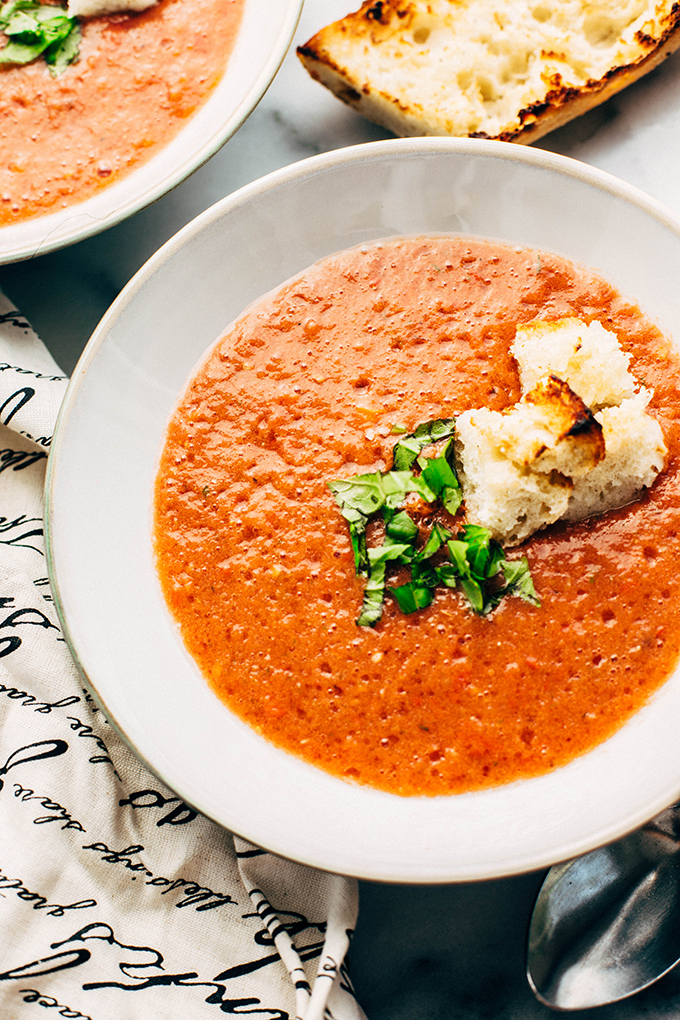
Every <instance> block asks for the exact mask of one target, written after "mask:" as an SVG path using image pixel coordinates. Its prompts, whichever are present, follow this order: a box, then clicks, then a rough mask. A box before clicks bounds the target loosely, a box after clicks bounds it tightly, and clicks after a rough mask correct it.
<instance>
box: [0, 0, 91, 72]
mask: <svg viewBox="0 0 680 1020" xmlns="http://www.w3.org/2000/svg"><path fill="white" fill-rule="evenodd" d="M0 31H2V32H4V34H5V35H6V36H7V37H8V42H7V44H6V45H5V47H4V48H3V49H2V50H0V64H30V63H31V62H32V61H33V60H37V59H38V57H40V56H43V57H44V58H45V61H46V63H47V65H48V67H49V71H50V74H51V75H52V77H56V76H57V75H59V74H61V73H62V71H64V70H65V68H66V67H67V66H68V65H69V64H72V63H73V61H74V60H76V59H77V58H78V51H79V46H80V27H79V25H78V19H77V18H69V17H68V15H67V14H66V12H65V10H64V8H63V7H58V6H55V5H53V4H40V3H34V2H33V0H9V2H8V3H5V4H3V5H2V6H1V7H0Z"/></svg>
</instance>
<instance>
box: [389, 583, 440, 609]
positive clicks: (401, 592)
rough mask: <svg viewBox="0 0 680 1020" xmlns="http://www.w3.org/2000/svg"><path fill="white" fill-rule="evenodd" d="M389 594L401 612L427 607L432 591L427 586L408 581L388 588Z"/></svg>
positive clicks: (431, 599) (432, 595) (432, 594)
mask: <svg viewBox="0 0 680 1020" xmlns="http://www.w3.org/2000/svg"><path fill="white" fill-rule="evenodd" d="M389 591H390V595H391V596H392V597H393V598H394V600H395V602H396V603H397V605H398V606H399V608H400V609H401V611H402V613H415V612H417V611H418V610H419V609H427V607H428V606H429V605H431V604H432V601H433V599H434V593H433V591H432V590H431V589H430V588H429V587H423V586H421V585H418V584H415V583H414V582H413V581H410V582H409V583H408V584H401V585H399V587H397V588H390V590H389Z"/></svg>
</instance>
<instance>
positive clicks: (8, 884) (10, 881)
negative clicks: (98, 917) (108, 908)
mask: <svg viewBox="0 0 680 1020" xmlns="http://www.w3.org/2000/svg"><path fill="white" fill-rule="evenodd" d="M2 889H14V890H15V891H16V895H17V897H18V899H20V900H25V901H26V902H27V903H32V904H33V909H34V910H46V911H47V914H48V916H49V917H63V916H64V914H65V912H66V911H67V910H85V909H87V908H88V907H96V906H97V901H96V900H93V899H88V900H78V902H77V903H48V902H47V899H46V897H45V896H41V895H40V894H39V893H34V892H31V890H30V889H27V888H26V886H25V885H24V883H23V882H22V881H21V879H20V878H8V877H7V875H5V874H3V872H2V870H0V890H2ZM0 896H4V893H2V892H0Z"/></svg>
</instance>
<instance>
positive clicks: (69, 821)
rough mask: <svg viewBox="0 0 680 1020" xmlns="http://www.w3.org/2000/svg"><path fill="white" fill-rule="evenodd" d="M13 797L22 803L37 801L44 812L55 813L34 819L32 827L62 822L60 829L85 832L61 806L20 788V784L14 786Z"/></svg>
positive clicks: (31, 791)
mask: <svg viewBox="0 0 680 1020" xmlns="http://www.w3.org/2000/svg"><path fill="white" fill-rule="evenodd" d="M14 796H15V797H18V798H20V799H21V800H22V801H29V800H37V801H38V803H39V804H40V806H41V807H43V808H45V810H46V811H56V812H57V814H54V815H43V816H42V817H41V818H34V819H33V824H34V825H44V824H45V823H46V822H63V823H64V824H63V825H62V826H61V828H62V829H77V830H78V832H85V831H86V830H85V829H84V828H83V826H82V825H81V824H80V822H78V821H76V819H75V818H71V815H70V814H69V813H68V811H67V810H66V808H65V807H62V805H61V804H57V803H56V801H52V800H50V798H49V797H43V796H41V795H40V794H37V793H34V792H33V790H29V789H28V788H25V787H23V786H21V784H20V783H15V784H14Z"/></svg>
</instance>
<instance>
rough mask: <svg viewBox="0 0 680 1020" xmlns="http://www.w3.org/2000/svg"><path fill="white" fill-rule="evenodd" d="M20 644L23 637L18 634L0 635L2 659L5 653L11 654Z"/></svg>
mask: <svg viewBox="0 0 680 1020" xmlns="http://www.w3.org/2000/svg"><path fill="white" fill-rule="evenodd" d="M20 646H21V638H20V637H17V636H16V634H5V635H4V637H0V659H1V658H2V657H3V655H11V654H12V652H16V650H17V648H19V647H20Z"/></svg>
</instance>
